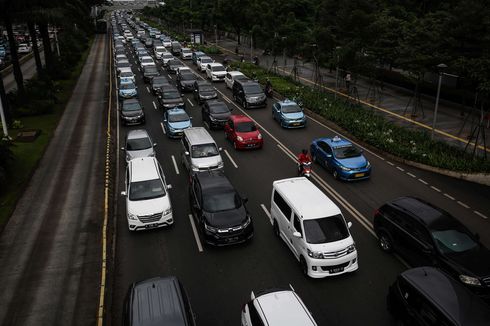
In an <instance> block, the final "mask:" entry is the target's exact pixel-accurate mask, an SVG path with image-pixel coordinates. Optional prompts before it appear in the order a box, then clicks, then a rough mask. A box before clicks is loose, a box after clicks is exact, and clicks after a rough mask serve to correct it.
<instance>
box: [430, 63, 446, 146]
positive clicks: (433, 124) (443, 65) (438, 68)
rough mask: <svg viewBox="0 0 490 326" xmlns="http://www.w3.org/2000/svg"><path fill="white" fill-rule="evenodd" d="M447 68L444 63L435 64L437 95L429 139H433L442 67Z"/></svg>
mask: <svg viewBox="0 0 490 326" xmlns="http://www.w3.org/2000/svg"><path fill="white" fill-rule="evenodd" d="M446 68H447V65H445V64H444V63H440V64H438V65H437V70H438V71H439V82H438V83H437V95H436V105H435V107H434V120H433V121H432V132H431V134H430V139H431V140H432V139H434V130H435V128H436V121H437V109H438V108H439V96H440V95H441V82H442V75H443V74H444V72H443V71H444V69H446Z"/></svg>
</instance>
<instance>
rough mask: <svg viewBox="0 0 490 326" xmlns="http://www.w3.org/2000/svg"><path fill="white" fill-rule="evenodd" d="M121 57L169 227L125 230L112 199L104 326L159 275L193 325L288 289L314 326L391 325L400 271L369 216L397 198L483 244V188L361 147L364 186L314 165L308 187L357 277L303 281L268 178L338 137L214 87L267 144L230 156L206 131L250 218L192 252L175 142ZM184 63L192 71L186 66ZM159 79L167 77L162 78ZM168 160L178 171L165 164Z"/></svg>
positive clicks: (217, 134) (231, 317)
mask: <svg viewBox="0 0 490 326" xmlns="http://www.w3.org/2000/svg"><path fill="white" fill-rule="evenodd" d="M127 53H128V57H129V58H130V61H131V62H133V67H134V69H133V70H134V71H135V72H136V73H137V86H138V90H139V98H140V101H141V102H142V104H143V106H144V107H145V113H146V121H147V122H146V125H145V126H144V128H146V129H147V130H148V131H149V132H150V134H151V135H152V137H153V139H154V141H156V142H157V143H158V145H157V146H156V150H157V158H158V160H159V162H160V163H161V164H162V167H163V169H164V172H165V174H166V178H167V182H169V183H170V184H172V186H173V188H172V190H170V193H171V199H172V203H173V210H174V216H175V225H174V226H172V227H170V228H167V229H161V230H153V231H148V232H139V233H130V232H129V231H128V228H127V220H126V216H125V213H126V212H125V202H124V197H119V198H118V203H117V208H118V209H117V210H118V214H117V217H116V218H117V221H116V224H115V225H116V234H117V238H116V239H117V241H116V253H115V266H114V269H115V281H114V291H113V305H112V324H114V325H118V324H120V320H121V314H122V302H123V297H124V295H125V293H126V290H127V288H128V287H129V285H130V284H131V283H132V282H135V281H139V280H143V279H146V278H150V277H154V276H157V275H176V276H178V277H179V279H180V280H181V281H182V282H183V284H184V286H185V287H186V289H187V291H188V292H189V294H190V298H191V302H192V305H193V308H194V311H195V312H196V315H197V322H198V324H199V325H232V324H239V322H240V309H241V306H242V304H243V303H245V302H246V301H247V300H248V298H249V297H250V292H251V291H252V290H254V291H257V290H262V289H266V288H271V287H287V286H288V284H291V285H292V286H293V287H294V288H295V289H296V291H297V292H298V293H299V295H300V296H301V297H302V298H303V300H304V301H305V303H306V305H307V306H308V307H309V309H310V310H311V311H312V313H313V316H314V317H315V319H316V320H317V322H318V324H319V325H390V324H392V323H393V321H392V320H391V318H390V316H389V314H388V312H387V311H386V306H385V296H386V293H387V290H388V286H389V285H390V284H391V283H392V282H393V281H394V279H395V277H396V275H397V274H398V273H399V272H401V271H403V270H404V269H405V268H406V266H405V265H404V264H403V263H402V262H401V261H400V260H398V259H397V258H396V257H394V256H390V255H386V254H384V253H383V252H381V251H380V249H379V248H378V247H377V242H376V238H375V237H374V236H373V232H372V217H373V212H374V210H375V209H377V208H378V207H379V206H380V205H382V204H383V203H385V202H386V201H388V200H391V199H394V198H396V197H398V196H405V195H414V196H418V197H421V198H423V199H426V200H428V201H430V202H432V203H434V204H435V205H437V206H440V207H443V208H444V209H446V210H447V211H449V212H450V213H452V214H454V215H455V216H457V217H458V218H460V219H461V220H462V221H463V222H464V223H465V224H466V225H468V226H469V227H470V228H471V229H473V230H481V231H480V232H481V238H482V241H483V242H484V243H485V244H486V245H487V246H488V245H490V233H489V232H484V230H486V229H487V228H488V218H487V217H488V216H490V205H489V203H488V198H490V190H489V188H488V187H484V186H480V185H477V184H472V183H469V182H465V181H461V180H457V179H452V178H449V177H445V176H441V175H437V174H434V173H429V172H425V171H422V170H418V169H416V168H413V167H409V166H405V165H403V164H398V163H395V162H391V161H390V160H389V159H387V158H385V157H384V155H382V154H379V153H373V152H371V151H369V150H367V149H366V150H365V154H366V156H367V157H368V159H369V160H370V161H371V163H372V165H373V167H374V170H373V176H372V178H371V179H370V180H368V181H365V182H356V183H345V182H338V181H336V180H334V179H333V177H332V176H331V175H330V174H328V173H327V172H326V171H324V170H323V169H322V168H320V167H319V166H318V165H315V166H314V171H315V173H316V177H315V178H314V182H315V183H316V184H317V185H318V186H319V187H320V189H322V190H323V191H324V192H325V193H326V194H327V195H328V196H329V197H330V198H332V199H333V200H334V201H335V202H336V203H337V204H338V205H339V207H340V208H341V210H342V212H343V214H344V215H345V217H346V220H348V221H352V222H353V227H352V229H351V231H352V234H353V237H354V240H355V241H356V245H357V248H358V250H359V261H360V267H359V270H358V271H357V272H356V273H354V274H352V275H343V276H340V277H331V278H327V279H321V280H310V279H305V278H304V277H303V275H302V274H301V271H300V268H299V264H298V263H297V262H296V261H295V259H294V258H293V255H292V254H291V252H290V251H289V250H288V249H287V247H286V246H285V244H284V243H282V242H281V241H280V240H278V239H277V238H275V237H274V236H273V233H272V227H271V225H270V223H269V220H268V217H267V213H266V211H264V208H263V206H264V207H265V208H266V210H268V209H269V208H270V194H271V190H272V182H273V181H274V180H277V179H281V178H288V177H292V176H294V175H295V172H296V170H295V169H296V165H295V162H294V159H293V158H292V157H291V154H292V155H294V154H295V153H299V152H300V150H301V149H302V148H305V147H308V145H309V144H310V142H311V140H312V139H314V138H317V137H321V136H333V135H335V134H336V133H335V132H333V131H332V130H331V129H329V128H328V126H327V125H326V124H324V123H322V122H321V121H318V120H315V119H313V118H312V117H310V119H309V122H308V126H307V127H306V128H305V129H300V130H285V129H282V128H281V127H279V125H278V124H277V123H276V122H274V121H273V120H272V119H271V106H270V105H271V102H272V101H269V104H268V106H267V108H265V109H254V110H243V109H242V108H241V107H240V106H238V105H236V104H235V103H234V102H233V100H232V96H231V91H230V90H227V89H226V87H225V85H224V84H222V83H216V84H215V87H216V88H217V90H218V91H219V93H220V94H221V95H220V97H221V98H222V99H224V100H225V101H226V102H227V104H228V106H229V107H230V108H233V109H234V112H233V113H234V114H246V115H250V116H251V117H252V118H253V119H255V121H256V122H257V123H258V124H259V126H260V128H261V130H262V132H263V135H264V141H265V146H264V148H263V149H262V150H257V151H235V150H234V149H233V146H232V145H231V144H230V143H229V142H227V141H225V139H224V135H223V131H221V130H216V131H215V130H213V131H210V133H211V135H212V136H213V137H214V139H215V140H216V142H217V143H218V145H219V146H221V147H222V148H223V150H224V152H223V155H222V156H223V159H224V161H225V173H226V175H227V176H228V177H229V179H230V180H231V182H232V183H233V184H234V185H235V187H236V188H237V189H238V191H239V192H240V193H242V194H244V195H246V196H247V197H248V198H249V202H248V204H247V206H248V209H249V210H250V212H251V214H252V216H253V218H254V225H255V236H254V238H253V240H252V241H251V242H250V243H247V244H244V245H239V246H233V247H227V248H212V247H208V246H204V250H203V251H202V252H200V251H199V250H198V245H197V242H196V241H197V240H198V239H196V238H195V237H194V234H193V231H192V226H191V223H190V217H189V214H190V208H189V205H188V194H187V192H188V174H187V172H186V171H185V170H183V167H182V165H180V155H181V148H180V143H179V141H178V140H170V139H168V138H167V137H166V135H164V133H163V131H162V126H161V123H162V111H161V109H159V108H158V102H157V100H156V98H155V97H154V96H153V95H151V94H150V92H149V90H148V89H147V86H148V85H147V84H144V82H143V80H142V77H141V73H140V72H138V71H137V70H136V67H138V65H137V63H136V62H135V60H134V56H133V53H132V51H131V50H129V47H128V52H127ZM185 63H186V64H187V65H189V66H190V67H191V68H193V69H195V67H194V66H193V65H192V64H191V63H190V61H187V62H185ZM162 74H164V75H165V76H167V73H166V72H162ZM199 75H200V76H201V77H202V76H204V75H203V74H199ZM168 78H170V79H171V80H172V82H173V83H174V82H175V76H170V75H168ZM184 99H185V102H186V104H187V111H188V113H189V114H190V115H191V116H192V117H193V125H194V126H202V125H203V123H202V119H201V112H200V107H199V106H198V105H197V104H196V103H195V101H194V100H193V98H192V95H191V94H184ZM136 128H141V126H138V127H121V128H120V132H119V141H120V143H122V142H123V139H124V136H125V135H126V133H127V131H128V130H130V129H136ZM118 147H120V146H118ZM230 158H231V159H230ZM174 159H175V160H176V162H177V164H174V163H173V160H174ZM235 164H236V166H235ZM124 169H125V163H124V162H123V160H122V159H120V160H119V183H118V187H119V190H121V189H122V188H123V184H124V180H123V179H124V171H125V170H124ZM475 212H476V213H475Z"/></svg>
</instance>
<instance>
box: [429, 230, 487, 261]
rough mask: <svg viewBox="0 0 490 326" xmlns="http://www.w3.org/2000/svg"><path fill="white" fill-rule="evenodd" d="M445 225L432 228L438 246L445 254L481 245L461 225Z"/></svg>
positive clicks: (460, 251)
mask: <svg viewBox="0 0 490 326" xmlns="http://www.w3.org/2000/svg"><path fill="white" fill-rule="evenodd" d="M451 224H452V225H445V227H441V228H438V229H437V230H435V229H433V230H431V234H432V237H433V238H434V240H435V243H436V246H437V248H438V249H439V251H440V252H442V253H443V254H457V253H462V252H465V251H469V250H472V249H477V248H478V247H479V244H478V242H476V241H475V240H473V238H472V236H471V235H470V234H469V233H468V231H467V230H465V228H464V227H463V226H461V225H458V224H456V223H451Z"/></svg>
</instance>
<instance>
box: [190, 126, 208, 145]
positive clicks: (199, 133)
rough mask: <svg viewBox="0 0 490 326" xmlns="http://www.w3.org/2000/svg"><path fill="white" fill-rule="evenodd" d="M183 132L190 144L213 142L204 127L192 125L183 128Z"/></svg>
mask: <svg viewBox="0 0 490 326" xmlns="http://www.w3.org/2000/svg"><path fill="white" fill-rule="evenodd" d="M184 134H185V135H186V137H187V139H189V142H190V143H191V144H192V145H199V144H209V143H214V139H213V137H211V135H210V134H209V132H208V131H207V130H206V129H205V128H204V127H192V128H188V129H186V130H184Z"/></svg>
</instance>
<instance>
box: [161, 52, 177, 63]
mask: <svg viewBox="0 0 490 326" xmlns="http://www.w3.org/2000/svg"><path fill="white" fill-rule="evenodd" d="M173 59H174V56H173V55H172V53H170V52H165V53H163V54H162V57H161V58H160V60H162V64H163V65H164V66H167V63H168V62H169V61H170V60H173Z"/></svg>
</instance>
